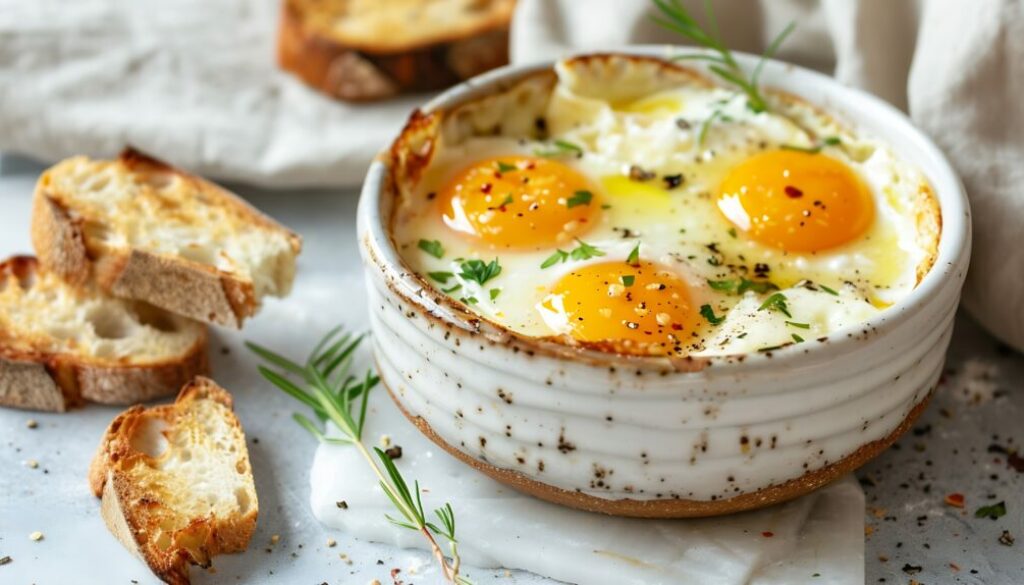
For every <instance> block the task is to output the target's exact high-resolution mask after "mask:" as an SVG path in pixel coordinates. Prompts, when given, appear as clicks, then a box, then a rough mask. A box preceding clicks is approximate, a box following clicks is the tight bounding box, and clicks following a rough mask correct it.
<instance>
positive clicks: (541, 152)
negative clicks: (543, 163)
mask: <svg viewBox="0 0 1024 585" xmlns="http://www.w3.org/2000/svg"><path fill="white" fill-rule="evenodd" d="M533 153H534V154H535V155H537V156H543V157H556V156H565V155H569V154H571V155H574V156H575V157H576V158H581V157H582V156H583V148H581V147H580V146H579V145H577V144H573V143H572V142H569V141H568V140H555V141H554V143H553V146H552V148H538V149H537V150H534V151H533Z"/></svg>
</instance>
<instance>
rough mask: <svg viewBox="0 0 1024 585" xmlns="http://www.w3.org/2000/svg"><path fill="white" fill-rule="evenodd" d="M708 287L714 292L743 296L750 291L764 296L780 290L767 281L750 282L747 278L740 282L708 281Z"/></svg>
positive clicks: (741, 279)
mask: <svg viewBox="0 0 1024 585" xmlns="http://www.w3.org/2000/svg"><path fill="white" fill-rule="evenodd" d="M708 286H710V287H711V288H713V289H714V290H718V291H722V292H728V293H733V292H734V293H736V294H738V295H741V294H743V293H745V292H747V291H748V290H752V291H754V292H756V293H758V294H764V293H766V292H768V291H772V290H778V288H779V287H778V286H776V285H775V284H774V283H772V282H769V281H767V280H749V279H747V278H740V279H739V280H708Z"/></svg>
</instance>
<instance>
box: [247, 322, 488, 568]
mask: <svg viewBox="0 0 1024 585" xmlns="http://www.w3.org/2000/svg"><path fill="white" fill-rule="evenodd" d="M362 340H363V335H356V336H353V335H352V334H350V333H343V332H342V327H341V326H338V327H335V328H334V329H332V330H331V331H329V332H328V333H327V334H326V335H325V336H324V337H323V338H322V339H321V340H320V342H319V343H317V345H316V347H314V348H313V351H312V352H310V355H309V357H308V358H307V359H306V362H305V364H299V363H296V362H294V361H292V360H290V359H288V358H286V357H284V356H282V355H280V354H277V353H274V352H273V351H271V350H269V349H267V348H265V347H263V346H260V345H257V344H255V343H252V342H246V346H247V347H248V348H249V349H250V350H251V351H252V352H253V353H255V354H256V355H257V356H259V357H260V358H261V359H262V360H263V361H264V362H266V365H261V366H259V372H260V374H261V375H262V376H263V377H264V378H266V379H267V380H268V381H269V382H270V383H271V384H273V385H274V386H277V387H278V388H279V389H281V390H282V391H284V392H285V393H286V394H288V395H289V396H291V397H292V398H295V399H296V400H298V401H299V402H301V403H303V404H305V405H306V406H308V407H309V408H310V409H311V410H312V411H313V413H314V414H315V415H316V417H317V419H318V420H319V421H321V423H325V422H326V421H330V422H332V423H334V426H335V427H337V428H338V430H339V431H341V434H342V435H343V436H342V437H340V438H334V437H328V436H327V434H326V432H325V430H324V429H322V428H321V427H320V425H318V424H317V423H315V422H313V421H312V420H310V419H309V418H308V417H306V416H305V415H303V414H300V413H295V414H294V415H293V418H294V419H295V421H296V422H297V423H298V424H299V425H300V426H302V428H304V429H306V430H307V431H309V432H310V434H312V435H313V436H314V437H316V438H317V440H319V441H320V442H322V443H331V444H341V445H351V446H353V447H355V448H356V449H357V450H358V451H359V453H360V455H362V456H363V459H365V460H366V463H367V464H368V465H369V466H370V468H371V469H372V470H373V472H374V475H376V476H377V480H378V483H379V485H380V488H381V489H382V490H383V491H384V494H385V495H387V496H388V499H389V500H391V503H392V504H393V505H394V507H395V510H397V512H398V514H399V515H398V516H397V517H393V516H390V515H387V514H386V515H385V517H386V518H387V519H388V521H389V522H391V523H393V524H395V525H396V526H401V527H403V528H408V529H410V530H414V531H416V532H420V533H421V534H423V537H424V538H425V539H426V540H427V544H428V545H429V546H430V551H431V553H432V554H433V556H434V558H435V559H436V560H437V562H438V564H439V565H440V567H441V573H442V575H444V577H445V579H446V580H447V581H448V582H449V583H454V584H456V585H470V581H469V580H468V579H466V578H465V577H463V576H462V575H461V574H460V573H459V567H460V565H461V559H460V557H459V548H458V540H457V539H456V538H455V512H454V510H452V506H451V504H449V503H445V504H444V506H442V507H440V508H438V509H436V510H434V516H436V517H437V520H438V522H434V521H433V520H431V519H430V517H429V516H428V515H427V513H426V512H425V511H424V509H423V502H422V500H421V495H420V494H421V492H420V484H419V482H418V481H413V484H412V488H411V489H410V487H409V482H408V481H406V479H405V478H404V477H403V476H402V472H401V471H399V469H398V467H397V466H396V465H395V462H394V461H392V459H391V457H390V456H388V454H387V453H385V452H384V451H382V450H381V449H379V448H377V447H373V454H371V451H370V449H369V448H368V447H367V445H366V443H364V442H363V429H364V428H365V426H366V414H367V404H368V399H369V396H370V391H371V390H373V388H374V386H376V385H377V383H378V382H379V381H380V378H378V377H377V376H375V375H374V374H373V372H372V371H369V370H368V371H367V372H366V374H365V375H364V376H363V377H362V378H357V377H355V376H353V375H351V374H350V372H349V370H350V368H351V365H352V354H353V352H355V350H356V348H357V347H359V343H360V342H361V341H362ZM437 537H442V538H444V539H445V540H447V541H448V548H449V552H450V556H451V561H449V560H448V558H446V557H445V554H444V552H443V551H442V550H441V546H440V545H439V544H438V542H437Z"/></svg>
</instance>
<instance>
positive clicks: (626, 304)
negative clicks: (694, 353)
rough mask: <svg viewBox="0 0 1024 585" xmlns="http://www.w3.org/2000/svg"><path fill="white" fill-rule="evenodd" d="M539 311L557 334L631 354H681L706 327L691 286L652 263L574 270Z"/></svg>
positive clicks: (589, 266)
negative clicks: (692, 296)
mask: <svg viewBox="0 0 1024 585" xmlns="http://www.w3.org/2000/svg"><path fill="white" fill-rule="evenodd" d="M538 310H539V311H540V312H541V315H542V317H543V318H544V321H545V322H546V323H547V324H548V326H549V327H551V328H552V329H554V330H555V331H558V332H560V333H568V334H569V335H571V336H572V338H573V339H576V340H579V341H583V342H590V343H600V344H607V347H610V348H611V349H612V350H614V351H617V352H620V353H631V354H648V355H665V354H669V353H681V352H682V351H683V348H684V345H686V344H687V343H688V342H689V341H690V340H691V339H692V338H693V337H694V333H695V332H696V331H697V328H698V326H699V324H700V316H699V314H698V313H697V312H696V311H695V310H694V309H693V302H692V301H691V300H690V292H689V288H688V287H687V286H686V283H685V282H684V281H683V280H682V279H681V278H680V277H679V276H678V275H677V274H676V273H674V272H672V271H671V270H667V269H665V268H664V267H660V266H658V265H656V264H652V263H650V262H641V263H640V264H639V265H637V266H634V265H631V264H628V263H626V262H603V263H600V264H591V265H588V266H584V267H582V268H579V269H577V270H574V271H573V272H570V273H569V274H567V275H565V276H563V277H562V278H561V279H560V280H559V281H558V282H557V283H555V285H554V287H552V289H551V290H550V292H549V294H548V295H547V296H546V297H545V298H544V300H543V301H541V303H540V304H539V305H538Z"/></svg>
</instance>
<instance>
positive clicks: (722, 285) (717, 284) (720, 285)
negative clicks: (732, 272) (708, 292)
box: [708, 280, 736, 292]
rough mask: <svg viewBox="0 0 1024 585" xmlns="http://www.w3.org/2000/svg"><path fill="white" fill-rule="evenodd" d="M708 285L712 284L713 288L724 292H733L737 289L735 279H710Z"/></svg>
mask: <svg viewBox="0 0 1024 585" xmlns="http://www.w3.org/2000/svg"><path fill="white" fill-rule="evenodd" d="M708 286H710V287H711V288H713V289H715V290H720V291H723V292H732V291H734V290H736V281H735V280H709V281H708Z"/></svg>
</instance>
